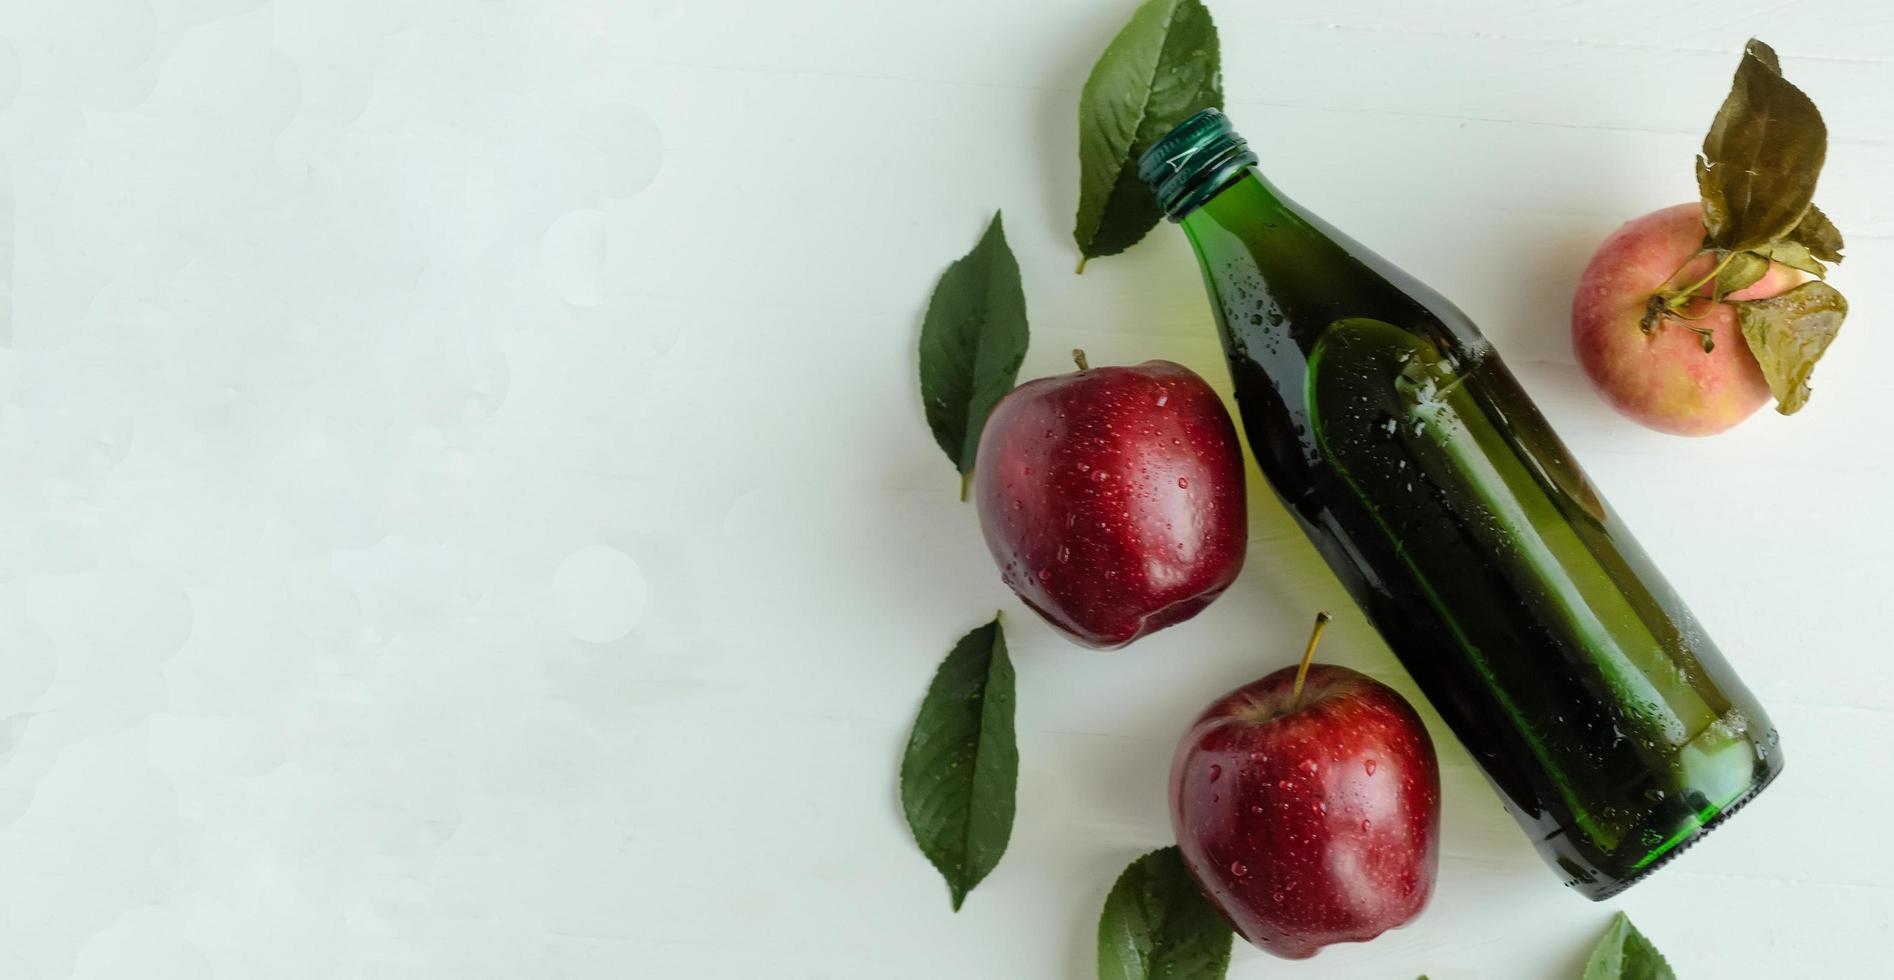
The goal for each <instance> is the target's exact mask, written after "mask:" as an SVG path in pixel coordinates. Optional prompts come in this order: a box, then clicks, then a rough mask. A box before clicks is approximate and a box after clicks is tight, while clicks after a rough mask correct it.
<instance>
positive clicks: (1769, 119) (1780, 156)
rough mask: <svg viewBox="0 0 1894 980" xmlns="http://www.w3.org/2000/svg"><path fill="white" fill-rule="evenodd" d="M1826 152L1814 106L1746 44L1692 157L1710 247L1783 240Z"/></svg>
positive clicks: (1771, 59) (1763, 52) (1764, 54)
mask: <svg viewBox="0 0 1894 980" xmlns="http://www.w3.org/2000/svg"><path fill="white" fill-rule="evenodd" d="M1827 152H1828V129H1827V127H1826V126H1825V125H1824V124H1823V122H1822V114H1821V113H1820V112H1819V111H1818V110H1817V109H1816V108H1815V103H1813V102H1811V101H1809V97H1808V96H1806V95H1804V94H1802V90H1801V89H1798V88H1796V87H1795V86H1794V85H1791V84H1789V83H1788V82H1787V81H1786V80H1784V79H1783V77H1782V74H1781V70H1780V67H1779V66H1778V65H1777V62H1776V55H1775V52H1774V51H1773V50H1771V49H1770V48H1769V46H1768V45H1766V44H1764V43H1762V42H1761V41H1758V40H1754V39H1751V40H1750V42H1749V46H1748V48H1747V49H1746V50H1745V51H1744V52H1743V60H1742V63H1741V64H1739V65H1738V66H1737V68H1736V77H1735V78H1734V79H1733V80H1732V82H1731V84H1730V93H1729V95H1728V96H1727V97H1725V98H1724V100H1723V105H1722V107H1721V108H1720V109H1718V110H1717V114H1716V118H1715V120H1714V121H1712V122H1711V124H1710V132H1709V135H1707V136H1705V137H1704V139H1703V152H1702V154H1701V155H1700V156H1698V158H1697V189H1698V192H1699V194H1700V195H1701V196H1702V198H1703V225H1704V229H1705V230H1706V231H1707V232H1708V234H1709V240H1710V242H1711V244H1713V245H1715V246H1716V247H1718V248H1723V249H1730V250H1743V249H1752V248H1757V247H1759V246H1762V245H1765V244H1768V243H1769V242H1772V241H1774V240H1776V239H1778V238H1781V237H1783V236H1784V235H1787V234H1788V233H1789V232H1790V230H1791V229H1793V228H1795V227H1796V224H1797V223H1798V222H1799V221H1801V219H1802V216H1803V214H1804V213H1805V212H1806V211H1807V210H1808V208H1809V202H1810V200H1811V199H1812V198H1813V197H1814V196H1815V180H1816V178H1817V177H1818V176H1820V174H1821V172H1822V162H1823V160H1824V159H1825V157H1826V156H1827Z"/></svg>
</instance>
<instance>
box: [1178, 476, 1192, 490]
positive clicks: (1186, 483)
mask: <svg viewBox="0 0 1894 980" xmlns="http://www.w3.org/2000/svg"><path fill="white" fill-rule="evenodd" d="M1177 489H1179V490H1189V489H1190V477H1187V476H1180V477H1178V478H1177Z"/></svg>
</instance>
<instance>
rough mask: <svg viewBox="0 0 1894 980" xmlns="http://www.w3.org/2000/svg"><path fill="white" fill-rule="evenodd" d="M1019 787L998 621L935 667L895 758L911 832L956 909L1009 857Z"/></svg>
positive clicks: (1009, 668) (1009, 677)
mask: <svg viewBox="0 0 1894 980" xmlns="http://www.w3.org/2000/svg"><path fill="white" fill-rule="evenodd" d="M1018 783H1019V748H1018V746H1017V745H1016V744H1015V743H1014V740H1013V665H1012V662H1011V661H1009V660H1008V659H1007V657H1006V634H1005V633H1004V632H1003V631H1001V629H1000V618H999V616H997V615H995V616H994V617H993V621H992V622H990V623H988V624H986V625H985V626H981V627H979V628H978V629H975V630H974V631H973V632H971V633H968V634H967V635H966V636H963V637H961V638H960V642H959V643H956V644H954V648H953V650H952V651H950V652H949V653H948V654H947V659H946V660H943V661H941V665H940V669H939V670H938V671H937V672H935V674H934V682H933V683H932V684H930V685H929V686H928V688H927V697H926V698H925V699H924V700H922V702H921V713H920V715H919V717H917V718H916V719H915V720H914V733H913V735H911V736H910V737H909V738H908V748H907V753H906V755H904V756H903V757H902V759H901V808H902V809H903V810H904V811H906V813H907V818H908V828H909V829H910V830H912V831H913V832H914V841H915V843H917V844H919V845H921V853H923V854H925V855H927V859H928V860H929V861H932V862H933V863H934V867H936V868H938V869H939V870H940V873H941V877H943V878H946V879H947V889H948V891H949V892H950V893H951V894H952V896H953V903H954V911H956V912H958V911H960V903H961V902H963V901H965V900H966V898H967V893H968V892H970V891H972V890H973V886H975V885H977V884H979V883H980V881H981V879H983V878H985V877H986V876H987V873H988V872H990V871H992V870H993V866H994V865H996V864H999V863H1000V855H1002V854H1004V853H1006V842H1007V840H1008V839H1009V838H1010V837H1012V835H1013V798H1014V792H1015V790H1016V789H1017V788H1018Z"/></svg>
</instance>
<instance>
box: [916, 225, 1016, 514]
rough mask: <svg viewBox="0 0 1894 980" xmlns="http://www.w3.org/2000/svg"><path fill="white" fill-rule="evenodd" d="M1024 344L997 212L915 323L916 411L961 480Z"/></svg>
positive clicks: (1009, 256)
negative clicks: (918, 327) (918, 347)
mask: <svg viewBox="0 0 1894 980" xmlns="http://www.w3.org/2000/svg"><path fill="white" fill-rule="evenodd" d="M1026 340H1027V329H1026V294H1025V293H1024V292H1023V291H1022V290H1021V289H1020V285H1019V262H1018V261H1016V260H1015V259H1014V258H1013V250H1012V249H1010V248H1008V247H1007V246H1006V229H1005V228H1003V227H1001V225H1000V216H999V214H998V213H997V212H996V213H995V214H994V215H993V223H992V224H990V225H988V226H987V229H986V234H985V235H982V236H981V237H980V243H979V244H978V245H975V246H974V247H973V251H971V252H968V253H967V254H966V256H965V257H964V258H961V259H958V260H956V261H955V262H954V263H953V264H952V265H950V266H948V267H947V271H946V272H943V273H941V276H940V283H939V284H938V285H936V286H935V287H934V296H933V298H932V299H930V300H929V301H928V304H927V317H926V318H925V319H924V320H922V321H921V404H922V405H923V406H924V407H925V408H926V410H927V424H928V427H929V428H931V429H933V430H934V441H935V442H937V443H940V448H941V449H942V451H944V452H946V453H947V458H948V459H951V460H953V461H954V468H955V469H958V470H959V471H960V473H961V475H962V476H965V475H967V474H969V473H972V472H973V459H974V456H975V454H976V453H977V452H978V450H979V448H980V430H981V429H982V428H984V427H985V426H986V417H987V414H988V413H990V412H992V411H993V405H994V404H995V403H996V402H998V401H999V400H1000V399H1001V398H1002V397H1004V396H1005V395H1006V393H1007V392H1009V391H1011V390H1013V382H1014V380H1016V379H1017V378H1018V377H1019V364H1020V362H1021V361H1023V360H1025V359H1026ZM961 497H962V499H965V497H966V493H965V491H964V487H963V491H962V493H961Z"/></svg>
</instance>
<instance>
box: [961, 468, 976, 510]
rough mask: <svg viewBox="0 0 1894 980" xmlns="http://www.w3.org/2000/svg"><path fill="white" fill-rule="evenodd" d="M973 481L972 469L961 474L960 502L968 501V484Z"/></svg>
mask: <svg viewBox="0 0 1894 980" xmlns="http://www.w3.org/2000/svg"><path fill="white" fill-rule="evenodd" d="M972 482H973V471H972V470H968V471H967V472H965V473H962V474H960V502H961V503H963V504H964V503H966V502H967V485H968V484H970V483H972Z"/></svg>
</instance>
